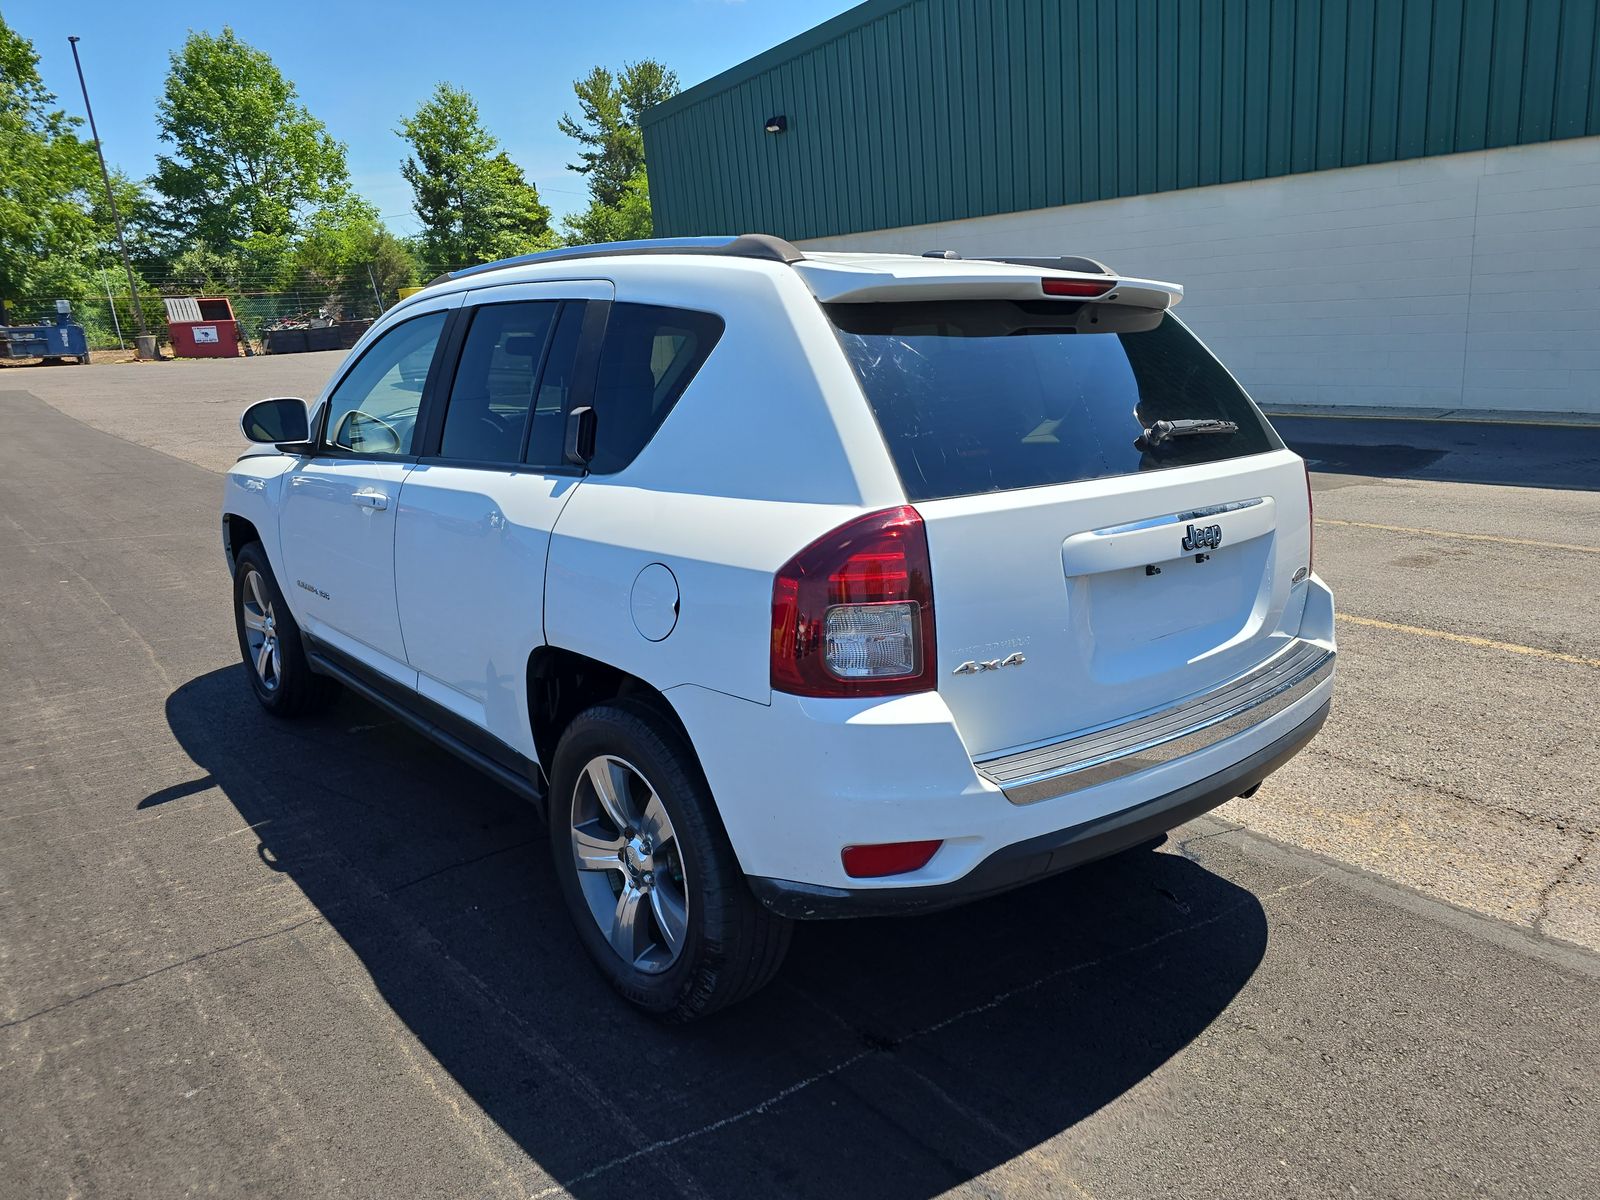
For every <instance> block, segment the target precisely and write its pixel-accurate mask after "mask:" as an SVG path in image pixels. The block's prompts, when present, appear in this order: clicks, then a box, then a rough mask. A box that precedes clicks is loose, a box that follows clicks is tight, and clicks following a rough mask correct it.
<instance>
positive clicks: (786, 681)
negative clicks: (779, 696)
mask: <svg viewBox="0 0 1600 1200" xmlns="http://www.w3.org/2000/svg"><path fill="white" fill-rule="evenodd" d="M936 670H937V664H936V663H935V654H934V642H933V574H932V571H931V570H930V568H929V564H928V536H927V531H926V530H925V529H924V528H923V524H922V517H921V515H920V514H919V513H918V512H917V510H916V509H914V508H912V507H911V506H910V505H902V506H901V507H899V508H890V509H885V510H884V511H882V512H876V513H870V514H869V515H867V516H864V517H860V518H858V519H856V520H854V521H851V522H849V523H848V524H845V525H841V526H840V527H839V528H838V529H835V530H834V531H833V532H831V533H827V534H824V535H823V536H822V537H820V538H818V539H817V540H816V541H814V542H812V543H811V545H809V546H807V547H806V548H805V549H804V550H802V551H800V553H799V554H796V555H795V556H794V557H793V558H791V559H790V560H789V561H788V562H786V563H784V565H783V566H782V567H780V568H779V569H778V573H777V576H776V578H774V580H773V583H772V687H773V689H774V690H775V691H780V692H790V693H793V694H794V695H797V696H897V695H901V694H902V693H905V692H922V691H928V690H929V689H931V688H933V687H934V686H935V671H936Z"/></svg>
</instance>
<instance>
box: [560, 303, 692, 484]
mask: <svg viewBox="0 0 1600 1200" xmlns="http://www.w3.org/2000/svg"><path fill="white" fill-rule="evenodd" d="M722 328H723V326H722V318H721V317H718V316H715V315H713V314H712V313H703V312H693V311H690V310H688V309H682V308H658V307H655V306H653V305H646V304H613V305H612V306H611V316H610V318H609V319H608V320H607V322H606V337H605V342H604V344H603V345H602V346H601V348H600V372H599V375H598V377H597V378H596V380H595V390H594V410H595V450H594V458H593V459H591V460H590V462H589V470H590V471H592V472H595V473H596V474H600V475H609V474H611V473H612V472H615V471H620V470H622V468H623V467H625V466H627V465H628V464H629V463H630V462H632V461H633V460H634V457H635V456H636V455H637V454H638V453H639V451H640V450H642V449H644V447H645V444H646V443H648V442H649V441H650V439H651V437H652V436H654V434H655V431H656V430H657V429H658V428H660V426H661V422H662V421H664V420H666V417H667V413H669V412H670V411H672V406H673V405H674V404H676V403H677V402H678V397H679V396H681V395H682V394H683V390H684V388H686V387H688V386H689V381H690V380H691V379H693V378H694V375H695V372H696V371H698V370H699V369H700V366H701V364H702V363H704V362H705V360H706V356H707V355H709V354H710V353H711V348H712V347H713V346H715V345H716V344H717V339H718V338H720V337H721V336H722Z"/></svg>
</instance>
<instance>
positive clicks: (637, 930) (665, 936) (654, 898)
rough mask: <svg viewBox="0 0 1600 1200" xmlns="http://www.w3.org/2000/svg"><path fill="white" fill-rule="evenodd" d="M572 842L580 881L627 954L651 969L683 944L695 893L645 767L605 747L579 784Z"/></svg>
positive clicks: (603, 928) (605, 929) (607, 932)
mask: <svg viewBox="0 0 1600 1200" xmlns="http://www.w3.org/2000/svg"><path fill="white" fill-rule="evenodd" d="M571 843H572V859H573V864H574V865H575V866H576V867H577V869H578V886H579V888H580V890H581V891H582V892H583V898H584V900H585V901H586V902H587V904H588V907H589V913H590V915H591V916H592V917H593V918H594V921H595V924H596V925H598V926H599V927H600V932H601V933H602V934H603V935H604V936H605V939H606V941H607V942H608V943H610V945H611V948H612V949H613V950H615V951H616V952H617V954H618V955H619V956H620V957H621V958H622V960H623V961H624V962H626V963H628V964H629V965H630V966H632V967H635V968H637V969H638V970H640V971H644V972H647V973H650V974H655V973H658V972H661V971H665V970H666V969H667V968H668V967H670V966H671V965H672V964H673V963H674V962H676V961H677V959H678V955H679V954H680V953H682V951H683V943H684V939H685V937H686V936H687V933H688V929H689V894H688V889H687V886H686V883H685V879H684V872H683V856H682V854H681V852H680V850H679V846H678V837H677V833H676V832H675V831H674V830H673V828H672V820H671V818H670V817H668V816H667V810H666V806H665V805H663V804H662V803H661V797H660V796H658V795H657V794H656V791H655V789H654V788H653V787H651V785H650V782H649V781H648V780H647V779H645V777H644V775H643V774H641V773H640V771H639V769H638V768H637V767H635V766H633V764H631V763H629V762H627V761H626V760H624V759H621V758H617V757H615V756H613V755H609V754H603V755H599V756H597V757H595V758H592V759H590V760H589V762H588V764H587V765H586V766H585V767H584V768H583V770H582V772H580V773H579V775H578V782H577V785H576V787H575V788H574V789H573V796H572V819H571Z"/></svg>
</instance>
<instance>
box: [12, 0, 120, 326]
mask: <svg viewBox="0 0 1600 1200" xmlns="http://www.w3.org/2000/svg"><path fill="white" fill-rule="evenodd" d="M55 101H56V97H55V96H54V94H52V93H51V92H49V91H47V90H46V89H45V86H44V82H43V80H42V79H41V78H40V76H39V56H38V55H37V54H36V53H34V49H33V45H32V43H30V42H29V41H28V40H27V39H26V38H24V37H22V36H21V35H20V34H18V33H16V32H15V31H14V30H13V29H12V28H11V27H10V26H9V25H7V24H6V22H5V20H4V18H3V17H0V298H6V299H13V300H15V299H23V298H30V299H31V298H36V297H38V296H40V295H42V294H43V293H46V292H50V293H54V294H59V295H62V296H75V295H77V294H78V289H79V287H81V286H82V285H83V284H84V282H85V281H86V280H87V279H88V277H89V273H90V272H91V271H92V270H93V269H94V267H95V266H97V265H99V263H100V261H101V259H102V258H103V257H104V253H105V248H106V243H107V241H108V240H109V234H110V219H109V216H107V217H104V218H103V219H102V215H101V213H100V210H99V207H98V205H99V204H100V202H101V201H103V199H104V197H103V196H97V194H96V193H97V192H100V191H101V190H102V187H101V182H100V172H99V168H98V167H97V166H96V163H95V156H94V147H93V145H92V144H91V143H88V142H85V141H82V140H81V139H80V138H79V137H78V136H77V135H76V133H75V132H74V130H75V129H76V128H77V127H78V126H79V125H80V124H81V123H82V122H81V121H80V120H79V119H78V118H77V117H71V116H68V115H67V114H66V113H65V112H63V111H62V110H60V109H58V108H55V107H53V105H54V104H55ZM118 182H119V183H120V185H121V186H122V187H124V188H126V187H127V186H128V184H127V181H126V179H121V178H120V177H119V180H118ZM119 198H120V197H119ZM19 315H23V314H19Z"/></svg>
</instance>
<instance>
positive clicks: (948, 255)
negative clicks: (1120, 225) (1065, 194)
mask: <svg viewBox="0 0 1600 1200" xmlns="http://www.w3.org/2000/svg"><path fill="white" fill-rule="evenodd" d="M922 257H923V258H943V259H946V260H948V261H951V262H958V261H964V260H962V258H961V255H959V254H957V253H956V252H955V251H954V250H928V251H926V252H924V254H923V255H922ZM976 257H977V261H979V262H998V263H1010V264H1011V265H1012V266H1014V267H1043V268H1045V269H1046V270H1049V271H1073V272H1075V273H1077V274H1079V275H1115V274H1116V272H1115V271H1113V270H1112V269H1111V268H1110V267H1108V266H1106V265H1105V263H1103V262H1100V261H1099V260H1098V259H1093V258H1085V257H1084V256H1083V255H1081V254H1058V255H1055V256H1054V257H1046V258H1028V257H1022V258H1013V257H1010V256H1007V255H1000V254H980V255H977V256H976Z"/></svg>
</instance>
